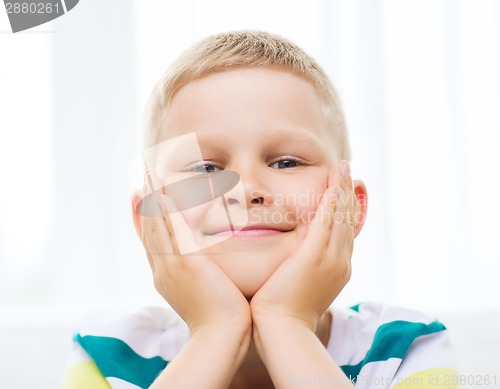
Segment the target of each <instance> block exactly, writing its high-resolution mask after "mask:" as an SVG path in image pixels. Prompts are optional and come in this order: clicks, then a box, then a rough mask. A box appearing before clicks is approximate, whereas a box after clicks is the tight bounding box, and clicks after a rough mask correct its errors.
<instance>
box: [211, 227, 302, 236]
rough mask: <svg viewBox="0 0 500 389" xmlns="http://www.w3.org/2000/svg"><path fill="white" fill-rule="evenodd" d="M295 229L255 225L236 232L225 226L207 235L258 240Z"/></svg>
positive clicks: (235, 228) (238, 229)
mask: <svg viewBox="0 0 500 389" xmlns="http://www.w3.org/2000/svg"><path fill="white" fill-rule="evenodd" d="M292 230H293V228H291V227H285V226H269V225H253V226H245V227H237V226H235V227H234V230H231V229H230V228H229V227H228V226H224V227H221V228H215V229H213V230H211V231H209V232H206V233H205V235H211V236H228V237H235V238H254V237H255V238H258V237H267V236H275V235H280V234H283V233H285V232H289V231H292Z"/></svg>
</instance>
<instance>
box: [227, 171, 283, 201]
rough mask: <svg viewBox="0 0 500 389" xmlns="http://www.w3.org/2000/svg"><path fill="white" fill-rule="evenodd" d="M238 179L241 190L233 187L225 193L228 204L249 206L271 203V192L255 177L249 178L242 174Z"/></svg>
mask: <svg viewBox="0 0 500 389" xmlns="http://www.w3.org/2000/svg"><path fill="white" fill-rule="evenodd" d="M240 180H241V181H240V183H241V184H242V187H243V191H241V190H238V188H237V187H235V188H234V189H232V190H230V191H229V192H227V193H226V195H225V198H226V201H227V203H228V204H229V205H231V204H232V205H237V204H240V205H246V206H247V207H251V206H257V205H271V204H272V203H273V201H272V195H271V193H270V192H269V191H268V190H267V188H266V187H265V185H264V184H263V183H262V182H260V181H259V180H255V179H249V177H248V176H242V175H240ZM240 188H241V186H240Z"/></svg>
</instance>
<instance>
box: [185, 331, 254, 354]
mask: <svg viewBox="0 0 500 389" xmlns="http://www.w3.org/2000/svg"><path fill="white" fill-rule="evenodd" d="M251 338H252V327H251V326H246V327H245V326H235V325H222V326H221V325H219V326H212V325H210V326H199V327H196V328H195V329H193V330H191V338H190V339H191V340H198V341H205V340H206V341H208V342H214V341H217V340H220V345H221V347H223V346H224V345H226V346H227V347H228V348H235V349H236V350H237V355H236V361H237V362H240V361H242V360H243V358H244V357H245V356H246V354H247V352H248V349H249V347H250V342H251Z"/></svg>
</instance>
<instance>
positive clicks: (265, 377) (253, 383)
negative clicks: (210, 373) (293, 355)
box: [229, 310, 333, 389]
mask: <svg viewBox="0 0 500 389" xmlns="http://www.w3.org/2000/svg"><path fill="white" fill-rule="evenodd" d="M332 320H333V318H332V314H331V312H330V311H329V310H328V311H326V312H325V313H324V314H323V316H321V319H320V320H319V322H318V327H317V328H316V336H317V337H318V339H319V340H320V341H321V343H322V344H323V346H325V347H326V346H327V345H328V341H329V340H330V331H331V327H332ZM249 388H259V389H274V385H273V382H272V380H271V377H270V376H269V374H268V372H267V368H266V366H265V365H264V363H263V362H262V360H261V359H260V357H259V355H258V354H257V349H256V348H255V344H254V342H253V340H252V342H251V343H250V347H249V349H248V353H247V355H246V357H245V359H244V360H243V363H242V365H241V366H240V368H239V370H238V371H237V373H236V375H235V376H234V378H233V381H232V382H231V385H230V386H229V389H249Z"/></svg>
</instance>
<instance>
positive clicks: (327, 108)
mask: <svg viewBox="0 0 500 389" xmlns="http://www.w3.org/2000/svg"><path fill="white" fill-rule="evenodd" d="M242 67H251V68H255V67H264V68H272V69H277V70H288V71H290V72H292V73H293V74H295V75H298V76H300V77H303V78H305V79H306V80H308V81H310V82H311V83H312V84H313V86H314V87H315V89H316V92H317V93H318V95H319V97H320V99H321V101H322V102H323V103H324V112H325V115H326V116H327V119H328V120H327V123H328V124H327V125H328V127H330V130H331V131H330V132H331V134H332V135H333V137H334V141H335V144H336V145H337V147H338V151H339V153H340V155H339V157H340V159H350V147H349V141H348V134H347V129H346V124H345V120H344V114H343V112H342V108H341V106H340V101H339V98H338V95H337V92H336V91H335V88H334V87H333V85H332V84H331V82H330V80H329V79H328V77H327V75H326V74H325V73H324V71H323V70H322V69H321V68H320V67H319V66H318V64H317V63H316V62H315V61H314V59H312V58H311V57H310V56H308V55H307V54H306V53H305V52H304V51H303V50H302V49H300V48H299V47H297V46H296V45H294V44H293V43H291V42H290V41H288V40H286V39H284V38H281V37H279V36H276V35H272V34H269V33H265V32H257V31H238V32H229V33H223V34H218V35H215V36H211V37H209V38H206V39H204V40H202V41H200V42H199V43H197V44H195V45H194V46H192V47H190V48H189V49H187V50H186V51H185V52H184V53H182V54H181V56H180V57H179V58H177V60H176V61H175V62H174V63H172V64H171V66H170V67H169V68H168V70H167V72H166V73H165V74H164V75H163V77H162V78H161V79H160V80H159V82H158V83H157V84H156V86H155V88H154V89H153V92H152V94H151V97H150V99H149V103H148V107H147V109H146V116H145V119H146V132H145V136H144V146H145V147H146V148H147V147H151V146H153V145H155V144H156V143H158V142H159V141H160V137H161V133H162V132H161V126H162V123H163V118H164V115H165V113H166V111H167V108H168V105H169V103H170V101H171V99H172V98H173V96H174V95H175V93H176V92H177V91H178V90H179V89H181V88H182V87H183V86H185V85H186V84H188V83H189V82H191V81H194V80H196V79H200V78H202V77H205V76H208V75H209V74H213V73H217V72H223V71H227V70H231V69H235V68H242Z"/></svg>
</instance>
